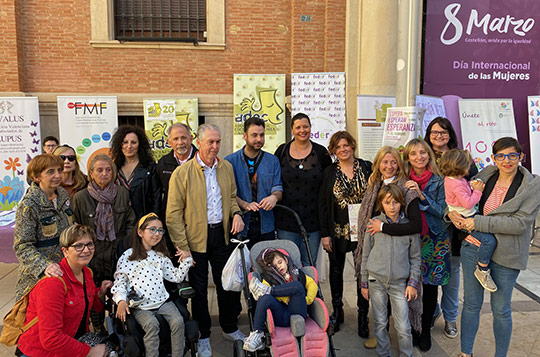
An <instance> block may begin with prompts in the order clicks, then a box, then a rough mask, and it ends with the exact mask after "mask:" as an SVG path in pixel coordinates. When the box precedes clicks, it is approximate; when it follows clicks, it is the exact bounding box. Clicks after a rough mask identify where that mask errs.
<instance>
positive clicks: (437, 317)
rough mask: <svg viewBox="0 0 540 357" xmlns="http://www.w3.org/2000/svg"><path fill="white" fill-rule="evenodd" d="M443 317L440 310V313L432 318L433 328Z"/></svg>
mask: <svg viewBox="0 0 540 357" xmlns="http://www.w3.org/2000/svg"><path fill="white" fill-rule="evenodd" d="M439 317H441V311H440V310H439V313H438V314H437V315H435V316H433V317H432V318H431V329H433V328H434V327H435V322H437V320H438V319H439Z"/></svg>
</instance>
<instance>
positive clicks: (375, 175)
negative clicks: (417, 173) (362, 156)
mask: <svg viewBox="0 0 540 357" xmlns="http://www.w3.org/2000/svg"><path fill="white" fill-rule="evenodd" d="M386 154H390V155H392V156H393V157H394V158H395V159H396V161H397V164H398V170H397V172H396V178H395V180H396V181H397V180H401V179H404V178H406V177H405V172H404V170H403V160H401V155H400V154H399V152H398V151H397V149H396V148H394V147H392V146H388V145H387V146H383V147H382V148H380V149H379V151H377V155H375V159H374V160H373V165H372V171H373V172H372V174H371V176H369V180H368V186H369V187H373V186H374V185H375V184H376V183H377V182H380V181H382V179H383V177H382V174H381V171H380V170H379V168H380V167H381V162H382V160H383V158H384V157H385V155H386Z"/></svg>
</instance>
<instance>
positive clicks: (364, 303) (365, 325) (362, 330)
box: [356, 289, 369, 338]
mask: <svg viewBox="0 0 540 357" xmlns="http://www.w3.org/2000/svg"><path fill="white" fill-rule="evenodd" d="M357 294H360V295H358V298H357V302H356V304H357V306H358V336H360V337H362V338H368V337H369V320H368V312H369V301H368V300H366V299H364V297H363V296H362V295H361V293H360V289H358V292H357Z"/></svg>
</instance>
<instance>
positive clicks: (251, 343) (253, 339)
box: [244, 331, 264, 352]
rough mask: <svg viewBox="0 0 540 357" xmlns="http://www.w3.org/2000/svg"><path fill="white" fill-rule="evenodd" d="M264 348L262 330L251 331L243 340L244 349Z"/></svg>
mask: <svg viewBox="0 0 540 357" xmlns="http://www.w3.org/2000/svg"><path fill="white" fill-rule="evenodd" d="M263 348H264V332H262V331H252V332H251V333H250V334H249V336H248V338H246V341H245V342H244V350H246V351H248V352H255V351H257V350H261V349H263Z"/></svg>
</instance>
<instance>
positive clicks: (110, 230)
mask: <svg viewBox="0 0 540 357" xmlns="http://www.w3.org/2000/svg"><path fill="white" fill-rule="evenodd" d="M88 193H89V194H90V196H91V197H92V198H93V199H95V200H96V201H97V202H98V204H97V206H96V218H95V220H94V224H95V225H96V236H97V239H99V240H108V241H110V242H112V241H113V240H115V239H116V234H115V233H114V216H113V209H112V205H113V203H114V200H115V199H116V194H117V193H118V187H117V186H116V185H115V184H114V182H110V183H109V184H108V185H107V186H106V187H105V188H103V189H102V188H101V187H99V186H98V185H96V184H95V183H94V182H91V183H90V184H89V185H88Z"/></svg>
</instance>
